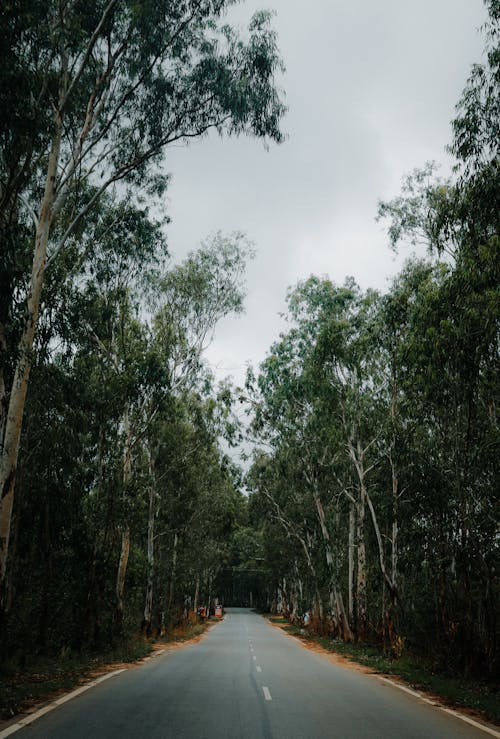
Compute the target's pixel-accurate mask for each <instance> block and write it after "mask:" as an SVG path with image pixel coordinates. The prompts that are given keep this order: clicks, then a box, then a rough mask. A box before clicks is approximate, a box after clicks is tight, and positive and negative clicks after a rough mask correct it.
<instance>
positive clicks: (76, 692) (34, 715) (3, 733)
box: [0, 668, 126, 739]
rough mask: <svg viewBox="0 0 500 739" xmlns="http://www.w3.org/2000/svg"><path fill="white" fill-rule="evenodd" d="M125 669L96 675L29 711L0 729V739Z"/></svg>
mask: <svg viewBox="0 0 500 739" xmlns="http://www.w3.org/2000/svg"><path fill="white" fill-rule="evenodd" d="M125 669H126V668H123V669H121V670H114V672H108V674H107V675H102V676H101V677H98V678H97V679H96V680H92V682H90V683H87V684H86V685H82V686H81V687H80V688H77V689H76V690H72V691H71V693H68V694H67V695H63V696H62V698H58V699H57V700H55V701H53V702H52V703H49V705H48V706H44V707H43V708H40V710H39V711H35V713H30V714H29V715H28V716H25V717H24V718H22V719H20V720H19V721H17V723H15V724H12V725H11V726H8V727H7V728H6V729H4V730H3V731H0V739H5V737H7V736H10V735H11V734H15V732H16V731H20V730H21V729H24V727H25V726H29V724H32V723H33V721H36V720H37V719H39V718H41V717H42V716H45V714H46V713H50V711H53V710H54V709H55V708H58V707H59V706H60V705H62V704H63V703H67V701H70V700H71V699H72V698H76V697H77V695H81V694H82V693H85V692H86V691H87V690H90V688H93V687H94V686H95V685H99V683H102V682H104V681H105V680H109V678H110V677H114V676H115V675H119V674H120V672H125Z"/></svg>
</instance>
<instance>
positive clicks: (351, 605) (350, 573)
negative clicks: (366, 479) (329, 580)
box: [348, 503, 356, 624]
mask: <svg viewBox="0 0 500 739" xmlns="http://www.w3.org/2000/svg"><path fill="white" fill-rule="evenodd" d="M355 525H356V514H355V508H354V505H353V504H352V503H351V505H350V506H349V542H348V558H349V562H348V581H349V582H348V594H349V595H348V598H349V600H348V613H349V623H350V624H352V623H353V622H354V533H355Z"/></svg>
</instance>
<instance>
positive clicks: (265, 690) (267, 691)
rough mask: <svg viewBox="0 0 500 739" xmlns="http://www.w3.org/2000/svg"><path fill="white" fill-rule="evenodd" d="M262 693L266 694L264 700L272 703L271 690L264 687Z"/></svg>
mask: <svg viewBox="0 0 500 739" xmlns="http://www.w3.org/2000/svg"><path fill="white" fill-rule="evenodd" d="M262 691H263V693H264V698H265V699H266V701H272V698H271V693H270V692H269V688H266V687H265V685H264V686H263V687H262Z"/></svg>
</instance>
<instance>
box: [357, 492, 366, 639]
mask: <svg viewBox="0 0 500 739" xmlns="http://www.w3.org/2000/svg"><path fill="white" fill-rule="evenodd" d="M365 501H366V491H365V485H364V482H362V483H360V486H359V499H358V504H357V506H356V508H357V516H356V524H357V525H356V545H357V580H356V626H357V637H358V639H360V640H361V641H362V640H363V639H364V638H365V636H366V547H365Z"/></svg>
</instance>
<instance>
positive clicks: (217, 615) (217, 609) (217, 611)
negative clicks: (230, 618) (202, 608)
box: [215, 606, 222, 618]
mask: <svg viewBox="0 0 500 739" xmlns="http://www.w3.org/2000/svg"><path fill="white" fill-rule="evenodd" d="M215 618H222V606H215Z"/></svg>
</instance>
